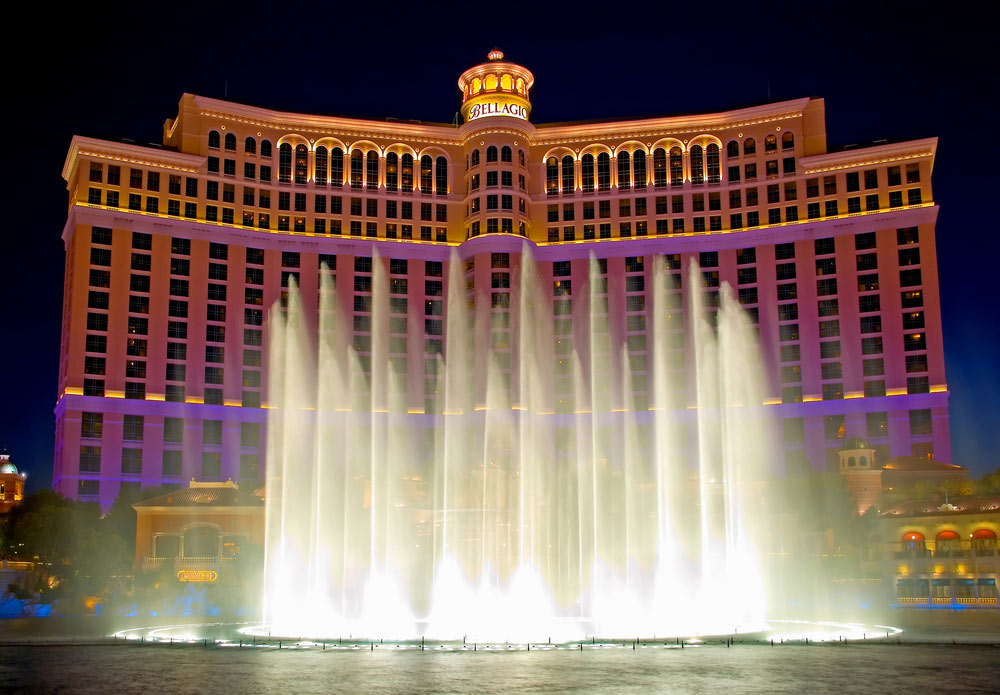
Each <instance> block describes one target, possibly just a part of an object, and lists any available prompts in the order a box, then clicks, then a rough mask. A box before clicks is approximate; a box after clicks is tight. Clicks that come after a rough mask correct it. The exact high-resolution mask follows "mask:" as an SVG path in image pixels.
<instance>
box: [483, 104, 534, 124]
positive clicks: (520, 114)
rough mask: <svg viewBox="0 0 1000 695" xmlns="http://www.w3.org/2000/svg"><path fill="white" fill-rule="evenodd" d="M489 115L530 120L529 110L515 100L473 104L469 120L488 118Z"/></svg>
mask: <svg viewBox="0 0 1000 695" xmlns="http://www.w3.org/2000/svg"><path fill="white" fill-rule="evenodd" d="M487 116H510V117H511V118H520V119H521V120H522V121H526V120H528V110H527V109H526V108H524V107H523V106H521V105H520V104H516V103H513V102H506V101H488V102H484V103H480V104H473V105H472V107H471V108H469V120H470V121H474V120H476V119H477V118H486V117H487Z"/></svg>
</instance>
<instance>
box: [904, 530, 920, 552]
mask: <svg viewBox="0 0 1000 695" xmlns="http://www.w3.org/2000/svg"><path fill="white" fill-rule="evenodd" d="M902 542H903V552H904V553H910V554H914V555H923V553H924V534H922V533H920V532H919V531H907V532H906V533H904V534H903V539H902Z"/></svg>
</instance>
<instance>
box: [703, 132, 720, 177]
mask: <svg viewBox="0 0 1000 695" xmlns="http://www.w3.org/2000/svg"><path fill="white" fill-rule="evenodd" d="M705 168H706V169H708V182H709V183H719V181H721V180H722V168H721V167H720V166H719V146H718V145H716V144H715V143H714V142H713V143H712V144H710V145H709V146H708V147H706V148H705Z"/></svg>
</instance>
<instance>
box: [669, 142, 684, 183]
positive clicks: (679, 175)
mask: <svg viewBox="0 0 1000 695" xmlns="http://www.w3.org/2000/svg"><path fill="white" fill-rule="evenodd" d="M682 183H684V160H683V158H682V157H681V148H680V147H676V146H675V147H671V148H670V185H671V186H680V185H681V184H682Z"/></svg>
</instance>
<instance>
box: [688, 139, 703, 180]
mask: <svg viewBox="0 0 1000 695" xmlns="http://www.w3.org/2000/svg"><path fill="white" fill-rule="evenodd" d="M704 164H705V162H704V157H703V153H702V149H701V145H692V146H691V183H694V184H698V183H705V170H704Z"/></svg>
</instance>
